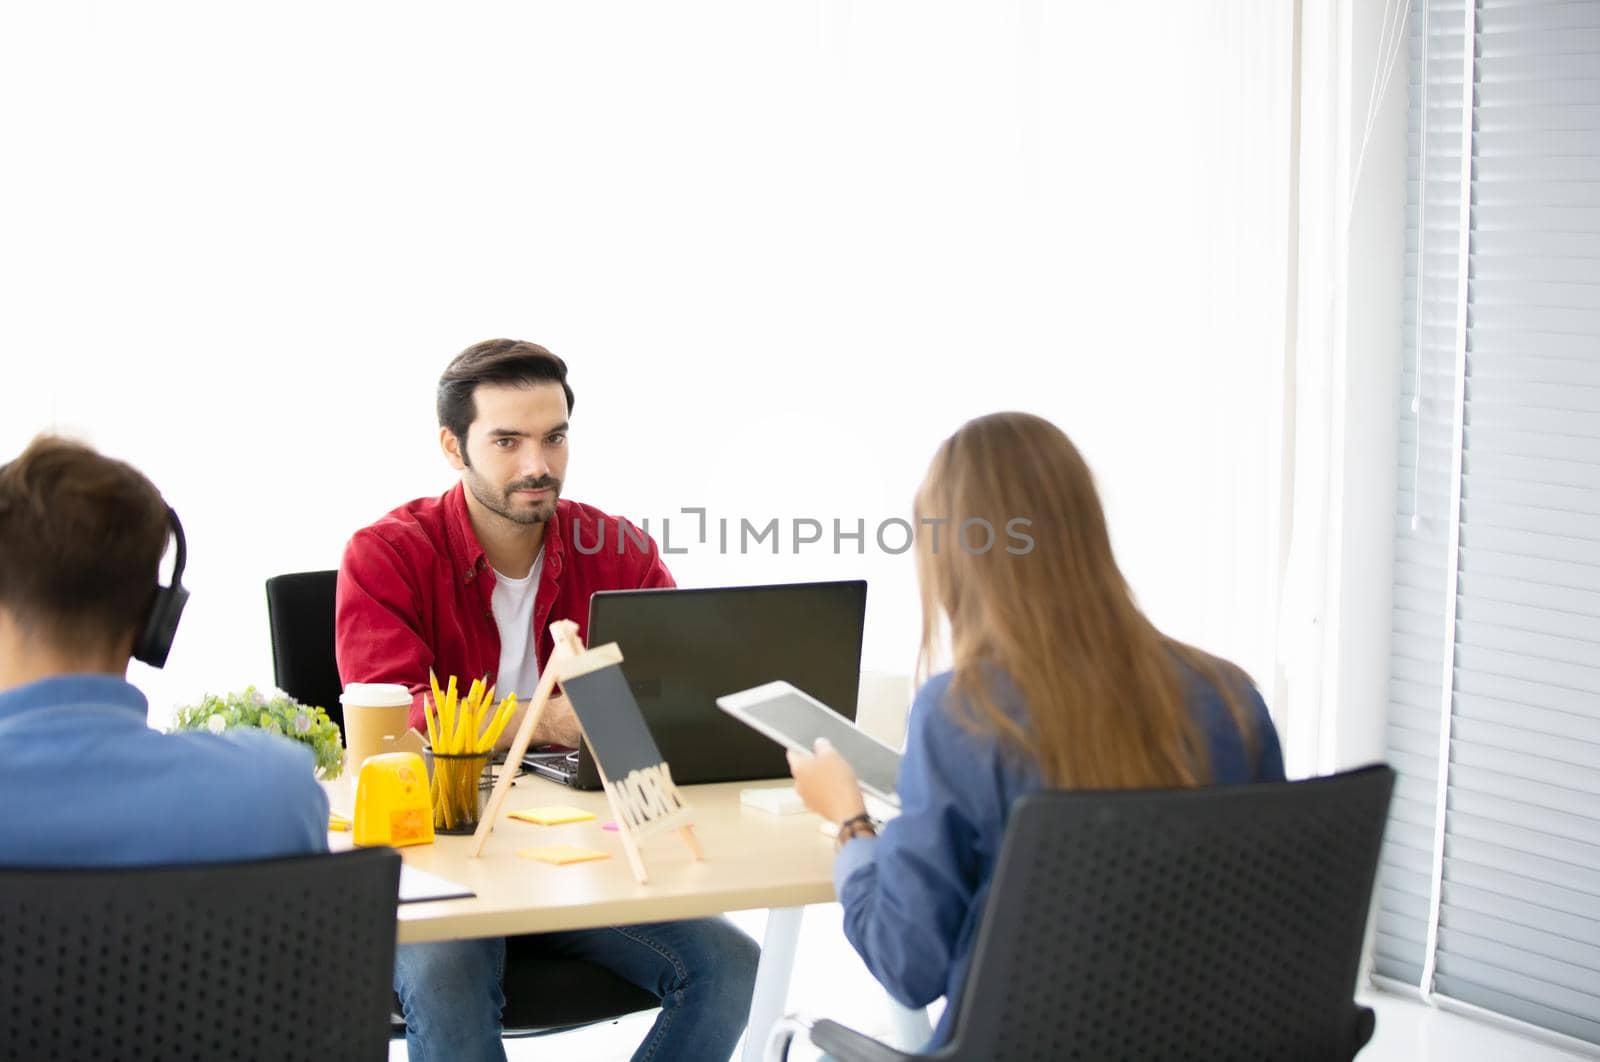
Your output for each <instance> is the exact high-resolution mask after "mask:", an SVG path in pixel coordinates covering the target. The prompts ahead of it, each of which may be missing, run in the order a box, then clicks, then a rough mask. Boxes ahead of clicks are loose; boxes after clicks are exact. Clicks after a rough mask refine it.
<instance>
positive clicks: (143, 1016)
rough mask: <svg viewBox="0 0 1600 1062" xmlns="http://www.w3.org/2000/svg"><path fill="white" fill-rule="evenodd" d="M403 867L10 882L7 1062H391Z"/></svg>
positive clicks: (4, 920)
mask: <svg viewBox="0 0 1600 1062" xmlns="http://www.w3.org/2000/svg"><path fill="white" fill-rule="evenodd" d="M399 880H400V857H399V855H398V854H396V853H395V851H394V850H393V849H389V848H371V849H364V850H362V851H357V852H342V853H339V854H338V855H316V856H303V857H296V858H290V859H270V860H261V861H253V862H244V863H211V864H200V865H194V866H182V867H149V868H138V869H103V868H97V869H93V870H81V869H79V870H53V869H51V870H37V869H8V870H0V956H3V958H0V993H4V994H3V995H0V998H3V999H4V1000H5V1006H4V1007H0V1059H7V1060H16V1062H22V1060H24V1059H25V1060H27V1062H54V1060H63V1062H65V1060H73V1062H76V1060H80V1059H91V1058H105V1059H119V1060H123V1062H146V1060H149V1062H154V1060H156V1059H160V1060H162V1062H188V1060H196V1062H200V1060H205V1062H212V1060H215V1059H240V1060H247V1062H254V1060H261V1062H267V1060H271V1062H290V1060H305V1062H325V1060H326V1059H330V1058H338V1059H352V1060H357V1062H359V1060H363V1059H365V1060H370V1062H381V1060H383V1059H386V1058H388V1055H389V1002H390V998H391V991H390V982H391V980H392V978H393V969H394V925H395V897H396V893H397V891H398V886H399Z"/></svg>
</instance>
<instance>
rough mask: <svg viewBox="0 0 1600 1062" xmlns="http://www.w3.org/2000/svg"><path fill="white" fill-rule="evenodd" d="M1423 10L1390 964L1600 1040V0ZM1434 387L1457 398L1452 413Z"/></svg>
mask: <svg viewBox="0 0 1600 1062" xmlns="http://www.w3.org/2000/svg"><path fill="white" fill-rule="evenodd" d="M1419 12H1421V13H1423V14H1424V15H1425V17H1422V18H1419V17H1418V15H1419ZM1411 17H1412V22H1413V26H1412V37H1411V41H1412V44H1413V57H1412V62H1411V74H1412V76H1411V78H1410V81H1411V86H1412V100H1413V106H1412V119H1411V123H1412V124H1411V135H1412V162H1413V172H1414V174H1415V179H1414V180H1413V182H1412V183H1413V192H1412V199H1411V206H1410V209H1409V210H1408V214H1409V215H1410V217H1411V222H1410V224H1411V225H1412V227H1413V228H1414V233H1415V235H1414V239H1415V243H1416V245H1417V246H1416V248H1414V249H1411V248H1408V263H1409V264H1408V272H1409V273H1410V274H1411V275H1410V276H1409V277H1408V284H1409V285H1410V286H1411V287H1413V288H1414V291H1413V293H1412V296H1411V297H1410V298H1408V303H1407V306H1408V310H1407V320H1408V325H1407V327H1408V331H1413V332H1414V333H1415V335H1414V337H1413V339H1412V342H1411V345H1410V346H1408V348H1407V359H1408V367H1409V368H1411V369H1412V370H1415V369H1417V368H1418V367H1420V370H1421V371H1420V374H1416V375H1417V379H1419V380H1420V383H1421V387H1422V395H1423V398H1424V401H1423V403H1421V404H1420V405H1419V407H1418V409H1417V411H1416V412H1415V413H1412V412H1411V411H1410V406H1409V401H1410V394H1409V392H1408V395H1407V397H1406V398H1405V399H1403V400H1402V422H1403V423H1405V422H1406V418H1407V417H1408V416H1409V418H1410V423H1409V424H1408V425H1407V427H1406V428H1405V429H1403V435H1405V434H1406V433H1407V432H1408V433H1409V435H1408V436H1407V438H1408V439H1409V442H1403V443H1402V447H1401V450H1402V455H1403V456H1402V458H1401V464H1402V467H1401V469H1400V490H1399V497H1398V499H1397V501H1398V505H1397V517H1398V521H1397V528H1396V532H1397V536H1398V538H1397V551H1396V558H1397V560H1396V573H1395V580H1396V595H1395V613H1394V618H1395V626H1394V635H1393V640H1392V646H1393V655H1392V661H1393V670H1392V681H1391V704H1390V714H1389V729H1388V740H1389V746H1390V754H1391V756H1392V757H1393V758H1394V759H1395V760H1396V764H1397V766H1398V767H1399V768H1400V770H1401V772H1402V776H1403V778H1405V779H1407V780H1410V781H1414V782H1415V784H1414V785H1412V786H1411V787H1410V795H1411V796H1414V797H1415V798H1416V799H1415V801H1414V802H1412V801H1410V800H1406V799H1403V800H1401V801H1397V805H1396V810H1395V815H1394V821H1393V823H1392V824H1391V834H1392V837H1391V843H1390V844H1389V845H1388V848H1387V850H1386V856H1385V866H1384V872H1383V873H1384V885H1383V891H1382V893H1381V900H1380V903H1381V907H1380V915H1379V946H1378V952H1377V956H1378V964H1377V969H1378V972H1379V973H1381V974H1383V975H1385V976H1389V977H1393V978H1395V979H1398V980H1405V981H1408V982H1410V983H1414V984H1416V985H1418V986H1419V987H1420V988H1421V989H1422V990H1424V991H1427V992H1433V993H1436V994H1438V995H1440V996H1443V997H1448V998H1451V999H1455V1000H1459V1001H1462V1002H1466V1003H1470V1004H1474V1005H1476V1006H1480V1007H1484V1008H1486V1009H1489V1010H1493V1011H1496V1012H1498V1013H1501V1014H1505V1015H1507V1016H1509V1017H1512V1018H1516V1019H1519V1020H1521V1021H1526V1022H1530V1023H1533V1024H1536V1025H1539V1026H1542V1027H1544V1028H1547V1029H1551V1030H1554V1031H1556V1032H1559V1033H1563V1034H1565V1035H1569V1036H1574V1037H1578V1038H1581V1039H1584V1040H1587V1041H1590V1042H1594V1043H1600V0H1566V2H1560V0H1557V2H1552V0H1477V2H1476V3H1468V2H1466V0H1451V2H1448V3H1434V4H1430V5H1427V7H1426V8H1424V7H1422V6H1421V5H1420V4H1419V6H1417V7H1415V8H1413V10H1412V16H1411ZM1469 42H1470V47H1469ZM1436 57H1438V59H1439V60H1440V61H1441V62H1440V64H1438V65H1443V66H1446V67H1449V68H1451V69H1453V71H1454V76H1455V77H1457V78H1458V81H1457V83H1456V86H1455V87H1456V88H1458V89H1460V88H1461V87H1462V86H1463V85H1465V86H1468V87H1470V92H1468V91H1465V90H1463V91H1460V92H1458V93H1456V94H1455V95H1454V96H1453V97H1452V98H1453V99H1454V101H1455V102H1454V103H1453V104H1452V103H1448V102H1446V103H1442V104H1440V105H1438V106H1436V105H1435V99H1434V96H1435V94H1436V93H1442V94H1444V95H1446V96H1451V93H1450V88H1451V86H1450V85H1449V84H1447V83H1441V82H1439V81H1437V80H1435V75H1436V74H1438V73H1442V72H1440V71H1438V70H1437V69H1436V63H1435V58H1436ZM1452 57H1455V58H1456V60H1457V61H1455V62H1452ZM1463 123H1465V124H1464V125H1463ZM1463 130H1465V132H1466V134H1467V135H1465V136H1464V135H1463ZM1452 133H1454V139H1455V143H1456V145H1457V147H1456V152H1455V160H1454V162H1455V169H1454V174H1453V176H1452V175H1451V174H1450V170H1451V167H1450V163H1449V161H1448V156H1446V161H1444V162H1443V164H1442V165H1440V166H1439V168H1438V172H1439V174H1440V177H1439V181H1438V183H1437V184H1435V183H1434V182H1433V180H1432V178H1431V175H1432V174H1433V172H1434V168H1433V163H1434V162H1435V161H1438V157H1437V156H1435V155H1433V153H1432V151H1431V149H1432V148H1433V147H1434V145H1435V138H1436V139H1437V142H1438V145H1439V147H1440V150H1441V151H1443V150H1444V145H1445V144H1446V143H1448V142H1449V141H1450V140H1451V136H1452ZM1463 144H1465V145H1466V146H1467V147H1468V148H1469V149H1470V150H1469V151H1468V153H1467V154H1466V156H1465V159H1464V160H1463V157H1462V154H1461V150H1460V147H1461V145H1463ZM1452 191H1453V192H1454V194H1455V197H1456V198H1455V206H1456V209H1455V210H1454V212H1453V216H1454V218H1455V221H1454V223H1453V224H1454V231H1453V232H1451V231H1440V232H1439V233H1438V235H1437V237H1436V236H1435V228H1436V226H1437V227H1438V228H1440V229H1443V230H1449V229H1450V227H1451V225H1452V222H1451V220H1450V219H1451V217H1452V210H1451V208H1450V204H1449V203H1448V201H1447V200H1448V196H1449V195H1450V194H1451V192H1452ZM1452 237H1453V242H1452ZM1435 239H1437V240H1439V241H1440V242H1441V243H1446V244H1451V245H1452V246H1453V247H1454V248H1456V249H1457V253H1456V255H1455V258H1454V260H1453V261H1450V262H1448V263H1447V262H1446V260H1445V259H1444V258H1441V259H1439V260H1438V261H1437V262H1435V260H1434V258H1433V247H1436V246H1438V244H1435V243H1433V241H1434V240H1435ZM1463 267H1465V275H1464V276H1463V274H1462V272H1461V270H1462V268H1463ZM1436 270H1437V276H1436V275H1435V271H1436ZM1452 270H1453V274H1452V273H1451V271H1452ZM1447 274H1451V275H1453V277H1454V280H1455V281H1456V283H1455V284H1454V285H1453V290H1451V291H1449V292H1448V293H1447V292H1446V289H1448V288H1451V287H1452V286H1451V285H1450V284H1449V283H1448V280H1449V279H1450V277H1449V276H1447ZM1447 319H1448V320H1453V321H1454V322H1455V325H1456V327H1455V328H1454V330H1453V331H1451V332H1450V335H1451V338H1452V341H1453V342H1454V344H1455V346H1454V349H1453V350H1452V351H1451V356H1450V357H1448V358H1447V357H1446V356H1445V355H1444V351H1443V350H1442V348H1436V347H1435V346H1434V344H1433V337H1434V335H1435V332H1434V329H1435V327H1436V326H1437V327H1438V328H1439V329H1440V331H1439V332H1438V335H1439V337H1440V340H1441V342H1442V339H1443V336H1444V334H1445V332H1446V331H1449V330H1448V329H1446V328H1445V324H1444V322H1445V321H1446V320H1447ZM1447 365H1448V367H1449V368H1448V370H1446V366H1447ZM1445 372H1448V374H1449V375H1446V376H1444V378H1442V379H1440V380H1438V381H1437V382H1435V381H1434V376H1435V375H1436V374H1443V373H1445ZM1430 387H1437V388H1439V389H1440V390H1441V391H1449V392H1451V393H1452V394H1453V395H1454V396H1455V398H1454V404H1453V408H1452V410H1451V414H1450V415H1449V416H1448V417H1446V416H1442V415H1441V414H1442V408H1441V407H1439V406H1436V405H1430V404H1429V402H1428V401H1427V399H1428V398H1429V392H1428V389H1429V388H1430ZM1441 445H1443V446H1444V450H1443V451H1441V450H1440V449H1439V447H1440V446H1441ZM1408 462H1409V464H1408ZM1441 470H1445V471H1444V475H1443V476H1442V477H1441V476H1440V471H1441ZM1441 501H1442V504H1443V506H1444V511H1443V516H1442V518H1441V519H1438V520H1437V521H1436V520H1435V514H1434V509H1433V506H1434V505H1435V503H1438V502H1441ZM1413 517H1415V519H1413ZM1402 545H1404V547H1405V548H1404V549H1403V550H1402V549H1401V548H1400V547H1401V546H1402ZM1441 560H1442V561H1443V566H1442V567H1440V566H1439V562H1440V561H1441ZM1430 601H1431V607H1430ZM1430 643H1431V644H1432V645H1433V646H1435V647H1436V648H1435V649H1434V650H1433V655H1432V656H1430V655H1429V652H1430V649H1429V646H1430ZM1435 664H1437V667H1436V668H1434V667H1433V665H1435ZM1413 675H1416V676H1418V677H1420V678H1423V679H1428V678H1430V677H1431V681H1432V683H1433V685H1432V686H1431V687H1430V686H1429V684H1428V682H1426V681H1413V679H1412V677H1411V676H1413ZM1430 699H1431V702H1432V713H1431V714H1432V719H1431V720H1430V719H1429V715H1430V711H1429V702H1430ZM1441 728H1443V730H1442V733H1441ZM1430 737H1431V738H1432V739H1433V741H1432V749H1433V751H1432V753H1431V755H1430V753H1429V751H1428V749H1429V738H1430ZM1441 770H1442V771H1443V776H1442V777H1443V786H1442V795H1443V797H1444V804H1443V813H1442V815H1441V814H1440V810H1441V809H1440V807H1439V805H1438V804H1437V803H1434V804H1433V805H1432V808H1431V810H1432V812H1433V820H1432V821H1433V836H1432V838H1431V843H1430V844H1429V845H1428V847H1427V848H1426V849H1423V848H1420V847H1418V846H1419V845H1420V844H1421V843H1422V842H1423V841H1424V839H1425V838H1426V835H1427V831H1426V830H1424V829H1422V828H1420V827H1421V825H1422V824H1421V822H1420V820H1421V819H1422V818H1423V817H1424V815H1423V813H1424V812H1425V811H1427V810H1429V808H1428V805H1427V802H1426V801H1425V800H1424V799H1423V793H1424V791H1425V790H1426V789H1427V783H1428V780H1429V778H1430V776H1431V778H1432V781H1433V788H1432V794H1433V795H1434V797H1435V799H1437V797H1438V795H1440V793H1441V786H1440V784H1439V780H1440V774H1439V772H1440V771H1441ZM1430 772H1431V775H1430ZM1397 795H1402V796H1403V795H1404V794H1397ZM1423 851H1426V852H1427V854H1428V855H1429V856H1430V860H1431V874H1430V876H1429V878H1428V879H1427V880H1426V882H1425V883H1424V882H1419V881H1418V879H1417V877H1416V874H1417V870H1416V868H1417V866H1418V865H1419V863H1420V860H1419V858H1418V856H1419V855H1420V854H1421V853H1422V852H1423ZM1423 884H1425V885H1426V888H1425V889H1423V890H1419V886H1421V885H1423ZM1424 894H1425V895H1426V896H1427V904H1426V907H1425V908H1424V906H1423V905H1422V904H1421V903H1419V902H1418V901H1419V900H1420V898H1421V896H1422V895H1424ZM1424 910H1425V911H1426V915H1425V921H1424V922H1423V924H1422V925H1421V926H1420V927H1419V926H1418V925H1417V924H1416V916H1417V914H1418V912H1419V911H1424ZM1419 928H1420V930H1421V931H1420V932H1419ZM1419 938H1420V942H1421V945H1422V947H1421V949H1420V950H1419V949H1418V947H1417V943H1418V940H1419Z"/></svg>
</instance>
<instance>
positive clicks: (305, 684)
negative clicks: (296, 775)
mask: <svg viewBox="0 0 1600 1062" xmlns="http://www.w3.org/2000/svg"><path fill="white" fill-rule="evenodd" d="M338 587H339V573H338V572H336V571H324V572H295V573H293V574H290V575H278V576H274V577H273V578H271V579H268V580H267V624H268V625H269V626H270V627H271V629H272V680H273V682H275V683H277V686H278V688H279V689H280V690H282V691H283V692H285V693H287V694H288V695H289V696H291V697H293V698H294V699H295V700H297V701H299V702H300V703H301V704H314V705H316V706H317V707H319V708H325V709H327V711H328V717H329V718H330V719H332V720H333V721H334V722H335V723H338V724H339V729H340V730H341V731H342V730H343V729H344V709H343V708H342V707H341V706H340V704H339V694H340V693H341V692H343V690H344V685H343V683H341V682H340V681H339V665H338V663H337V662H336V660H335V659H334V655H333V609H334V597H335V594H336V593H337V591H338Z"/></svg>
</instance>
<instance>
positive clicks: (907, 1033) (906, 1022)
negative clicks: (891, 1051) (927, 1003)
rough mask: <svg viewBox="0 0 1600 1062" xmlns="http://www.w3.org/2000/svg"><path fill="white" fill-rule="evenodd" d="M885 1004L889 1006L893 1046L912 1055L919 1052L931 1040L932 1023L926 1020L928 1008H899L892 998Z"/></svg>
mask: <svg viewBox="0 0 1600 1062" xmlns="http://www.w3.org/2000/svg"><path fill="white" fill-rule="evenodd" d="M886 1002H887V1003H888V1004H889V1028H890V1029H891V1030H893V1032H892V1034H891V1035H892V1038H893V1042H894V1046H896V1047H898V1048H899V1049H900V1050H902V1051H909V1052H912V1053H916V1052H918V1051H921V1050H922V1049H923V1048H924V1047H925V1046H927V1043H928V1041H929V1040H931V1039H933V1023H932V1022H930V1021H929V1020H928V1008H927V1007H918V1008H917V1009H915V1010H912V1009H911V1008H910V1007H905V1006H901V1005H900V1003H899V1002H898V1001H897V1000H895V999H893V998H892V997H891V998H889V999H888V1000H886Z"/></svg>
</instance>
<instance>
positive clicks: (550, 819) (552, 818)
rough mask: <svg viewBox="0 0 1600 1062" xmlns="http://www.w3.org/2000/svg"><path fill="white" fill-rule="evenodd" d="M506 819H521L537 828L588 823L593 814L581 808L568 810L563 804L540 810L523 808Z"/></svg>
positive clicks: (511, 813) (509, 814)
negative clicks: (569, 823)
mask: <svg viewBox="0 0 1600 1062" xmlns="http://www.w3.org/2000/svg"><path fill="white" fill-rule="evenodd" d="M507 817H508V818H513V819H521V820H522V821H523V822H532V823H535V824H537V825H539V826H560V825H562V824H563V823H568V822H588V821H589V820H590V819H592V818H594V817H595V816H594V813H593V812H589V811H584V810H583V809H582V808H569V807H567V806H565V805H564V804H552V805H550V806H549V807H542V808H523V809H522V810H520V811H513V812H510V813H508V815H507Z"/></svg>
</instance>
